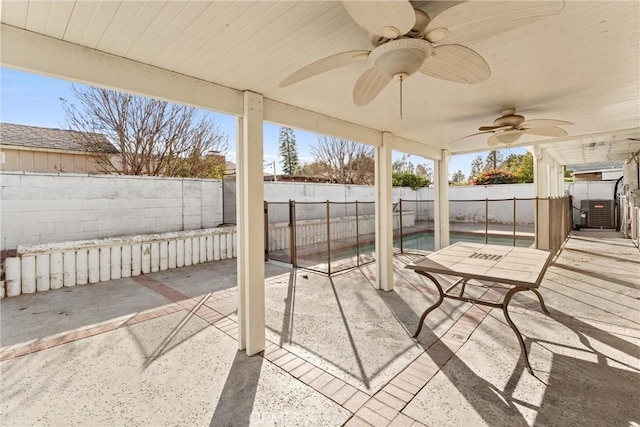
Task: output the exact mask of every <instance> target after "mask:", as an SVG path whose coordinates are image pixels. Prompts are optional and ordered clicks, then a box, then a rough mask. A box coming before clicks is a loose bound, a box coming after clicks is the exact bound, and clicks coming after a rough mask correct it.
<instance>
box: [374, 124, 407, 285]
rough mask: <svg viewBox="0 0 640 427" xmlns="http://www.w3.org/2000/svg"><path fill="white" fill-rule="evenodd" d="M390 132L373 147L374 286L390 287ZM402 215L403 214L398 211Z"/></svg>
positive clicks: (391, 140)
mask: <svg viewBox="0 0 640 427" xmlns="http://www.w3.org/2000/svg"><path fill="white" fill-rule="evenodd" d="M392 145H393V135H392V134H391V133H389V132H383V133H382V145H381V146H380V147H376V149H375V179H376V203H375V210H376V218H375V221H376V267H377V275H376V284H375V286H376V289H382V290H383V291H390V290H393V205H392V204H393V194H392V188H391V166H392V162H391V152H392ZM400 214H401V215H402V213H400Z"/></svg>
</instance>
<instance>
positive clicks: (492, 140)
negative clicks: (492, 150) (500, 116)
mask: <svg viewBox="0 0 640 427" xmlns="http://www.w3.org/2000/svg"><path fill="white" fill-rule="evenodd" d="M523 133H524V132H523V131H521V130H505V131H503V132H497V133H494V134H493V135H491V136H490V137H489V139H488V140H487V144H489V146H495V145H500V144H513V143H514V142H516V141H517V140H519V139H520V137H521V136H522V134H523Z"/></svg>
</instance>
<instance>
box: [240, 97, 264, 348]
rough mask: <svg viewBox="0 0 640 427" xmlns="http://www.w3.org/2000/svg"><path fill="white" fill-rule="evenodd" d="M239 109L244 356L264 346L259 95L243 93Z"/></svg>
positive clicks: (261, 115)
mask: <svg viewBox="0 0 640 427" xmlns="http://www.w3.org/2000/svg"><path fill="white" fill-rule="evenodd" d="M243 111H244V115H243V126H242V147H241V149H240V150H238V154H239V155H238V156H237V159H238V165H239V167H240V170H241V171H242V186H238V197H239V198H240V199H241V208H240V209H238V216H239V221H238V225H240V224H241V227H242V229H243V231H242V232H241V235H242V240H241V241H240V242H239V246H240V247H239V248H238V259H239V266H242V268H243V273H244V277H243V278H242V283H241V286H240V287H239V288H238V291H239V294H240V295H239V298H240V302H241V303H243V307H244V311H243V312H239V314H240V317H241V318H242V319H243V320H241V322H242V321H243V322H244V324H242V325H238V326H239V327H238V330H239V331H240V330H244V340H245V341H244V346H245V347H246V352H247V355H248V356H253V355H254V354H257V353H260V352H261V351H263V350H264V347H265V306H264V303H265V299H264V294H265V290H264V202H263V200H264V183H263V175H262V169H263V167H262V157H263V143H262V138H263V131H262V127H263V122H262V117H263V97H262V95H260V94H256V93H253V92H249V91H246V92H244V110H243ZM240 345H242V344H240Z"/></svg>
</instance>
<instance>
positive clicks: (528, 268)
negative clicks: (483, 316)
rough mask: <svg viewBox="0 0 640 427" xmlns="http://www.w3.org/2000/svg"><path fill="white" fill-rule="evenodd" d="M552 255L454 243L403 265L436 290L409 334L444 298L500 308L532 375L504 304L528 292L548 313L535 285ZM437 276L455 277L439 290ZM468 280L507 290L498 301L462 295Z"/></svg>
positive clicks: (520, 249)
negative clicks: (432, 298) (429, 305)
mask: <svg viewBox="0 0 640 427" xmlns="http://www.w3.org/2000/svg"><path fill="white" fill-rule="evenodd" d="M553 255H554V253H553V252H548V251H543V250H539V249H533V248H523V247H511V246H500V245H488V244H480V243H468V242H458V243H454V244H453V245H451V246H448V247H446V248H444V249H441V250H439V251H437V252H434V253H432V254H430V255H427V256H426V257H424V258H422V259H420V260H418V261H416V262H415V263H412V264H408V265H407V266H406V268H409V269H411V270H414V271H415V272H416V273H418V274H420V275H421V276H424V277H427V278H428V279H429V280H431V281H432V282H433V283H434V284H435V286H436V288H438V293H439V298H438V301H437V302H436V303H435V304H433V305H432V306H431V307H429V308H427V309H426V310H425V311H424V313H422V316H421V317H420V323H419V324H418V329H417V330H416V333H415V334H414V335H413V337H414V338H415V337H417V336H418V334H420V330H421V329H422V324H423V323H424V320H425V319H426V317H427V315H428V314H429V313H430V312H432V311H433V310H435V309H436V308H438V307H439V306H440V304H442V301H444V299H445V298H449V299H454V300H459V301H465V302H470V303H474V304H480V305H486V306H490V307H496V308H501V309H502V312H503V313H504V317H505V319H506V321H507V323H508V324H509V326H510V327H511V329H512V330H513V332H514V333H515V335H516V338H517V339H518V343H519V344H520V353H521V356H522V360H523V361H524V364H525V365H526V367H527V370H528V371H529V373H530V374H532V375H533V370H532V369H531V365H530V364H529V357H528V354H527V348H526V347H525V345H524V340H523V339H522V335H521V334H520V331H519V330H518V328H517V327H516V325H515V324H514V323H513V321H512V320H511V317H510V316H509V311H508V306H509V302H510V301H511V299H512V298H513V296H514V295H515V294H516V293H518V292H522V291H531V292H533V293H534V294H535V295H536V296H537V297H538V300H539V301H540V306H541V307H542V310H544V312H545V313H549V311H548V310H547V307H546V306H545V304H544V300H543V299H542V295H541V294H540V292H539V291H538V289H537V288H538V287H539V286H540V282H541V281H542V277H543V276H544V273H545V271H546V270H547V267H548V266H549V264H550V263H551V260H552V259H553ZM439 276H448V277H452V278H454V279H457V280H456V281H455V283H453V284H452V285H451V286H449V287H448V288H447V289H446V290H443V289H442V285H441V284H440V280H441V279H442V278H441V277H439ZM472 279H475V280H479V281H489V282H492V283H494V284H495V283H499V284H503V285H506V286H507V287H509V290H508V291H507V292H506V294H505V295H504V297H503V298H502V302H493V301H486V300H482V299H478V298H471V297H466V296H464V292H465V287H466V285H467V282H468V281H469V280H472ZM458 286H460V291H459V293H457V294H454V293H453V292H454V291H455V288H457V287H458Z"/></svg>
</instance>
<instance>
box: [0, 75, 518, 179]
mask: <svg viewBox="0 0 640 427" xmlns="http://www.w3.org/2000/svg"><path fill="white" fill-rule="evenodd" d="M71 86H72V83H71V82H68V81H65V80H59V79H54V78H50V77H45V76H40V75H36V74H31V73H26V72H22V71H17V70H12V69H7V68H1V69H0V87H1V89H2V90H1V98H0V120H1V121H2V122H3V123H16V124H24V125H31V126H42V127H53V128H65V127H66V126H65V122H66V120H65V115H64V112H63V111H62V102H61V101H60V98H65V99H67V100H73V96H72V93H71ZM215 117H216V120H217V122H218V123H219V124H220V128H221V130H222V131H223V132H224V133H226V134H228V135H229V152H228V153H227V158H228V159H229V160H231V161H235V140H236V119H235V117H233V116H230V115H226V114H219V113H215ZM279 130H280V127H279V126H277V125H271V124H268V123H265V125H264V161H265V170H267V171H268V172H272V171H273V166H272V162H273V161H276V167H277V171H278V172H281V170H282V168H281V165H280V162H279V156H278V132H279ZM295 134H296V142H297V146H298V157H299V159H300V161H301V163H307V162H311V161H313V156H312V154H311V146H312V145H313V144H314V143H315V142H316V140H317V135H316V134H313V133H309V132H303V131H300V130H295ZM514 151H515V150H514ZM517 151H518V152H522V151H524V150H517ZM481 154H482V155H483V157H484V156H485V155H486V153H481ZM505 154H506V153H505ZM476 155H477V154H469V155H462V156H454V157H453V158H452V159H451V162H450V164H449V172H450V175H451V174H453V172H455V171H457V170H458V169H460V170H462V172H463V173H464V174H465V175H468V174H469V169H470V166H471V161H472V160H473V158H474V157H475V156H476ZM401 157H402V153H397V152H394V155H393V158H394V160H396V159H399V158H401ZM409 160H410V161H411V162H413V163H414V164H422V163H426V164H428V165H430V166H433V162H432V161H430V160H427V159H423V158H421V157H417V156H411V157H410V158H409Z"/></svg>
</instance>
